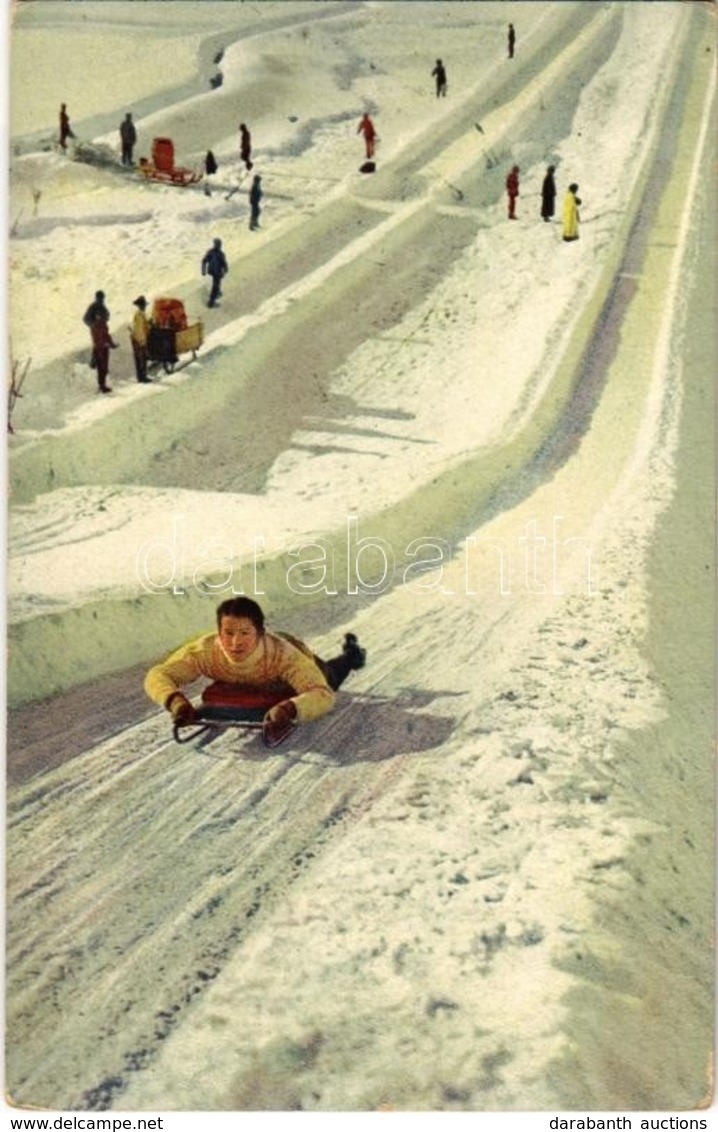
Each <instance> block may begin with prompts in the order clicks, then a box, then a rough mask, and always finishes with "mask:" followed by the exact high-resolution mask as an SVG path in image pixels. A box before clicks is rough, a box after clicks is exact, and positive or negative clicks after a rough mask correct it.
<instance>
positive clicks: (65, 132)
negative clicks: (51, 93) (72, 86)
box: [60, 102, 75, 149]
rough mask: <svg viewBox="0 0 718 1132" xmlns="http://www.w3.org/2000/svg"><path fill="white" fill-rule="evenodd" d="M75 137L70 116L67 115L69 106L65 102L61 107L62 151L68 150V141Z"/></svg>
mask: <svg viewBox="0 0 718 1132" xmlns="http://www.w3.org/2000/svg"><path fill="white" fill-rule="evenodd" d="M74 136H75V135H74V133H73V132H72V126H71V125H70V116H69V114H68V113H67V105H66V103H64V102H63V103H62V105H61V106H60V146H61V147H62V149H66V148H67V139H68V138H74Z"/></svg>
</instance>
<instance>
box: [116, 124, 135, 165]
mask: <svg viewBox="0 0 718 1132" xmlns="http://www.w3.org/2000/svg"><path fill="white" fill-rule="evenodd" d="M136 141H137V130H136V129H135V123H134V122H133V121H132V115H131V114H125V118H124V121H123V122H120V143H121V146H122V164H123V165H132V164H133V162H132V150H133V149H134V148H135V143H136Z"/></svg>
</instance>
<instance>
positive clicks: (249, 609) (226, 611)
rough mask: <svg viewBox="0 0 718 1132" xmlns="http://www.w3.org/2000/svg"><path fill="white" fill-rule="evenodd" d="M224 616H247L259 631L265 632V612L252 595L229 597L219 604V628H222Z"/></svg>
mask: <svg viewBox="0 0 718 1132" xmlns="http://www.w3.org/2000/svg"><path fill="white" fill-rule="evenodd" d="M223 617H246V618H247V620H248V621H251V622H252V624H253V625H254V627H255V629H256V630H257V632H258V633H263V632H264V613H263V612H262V609H261V607H260V606H259V605H257V603H256V601H252V599H251V597H229V598H227V600H226V601H223V602H222V604H221V605H219V606H217V628H218V629H221V628H222V618H223Z"/></svg>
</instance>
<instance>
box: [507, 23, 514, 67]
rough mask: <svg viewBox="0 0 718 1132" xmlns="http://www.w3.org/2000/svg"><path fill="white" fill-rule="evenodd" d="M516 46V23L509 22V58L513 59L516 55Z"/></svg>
mask: <svg viewBox="0 0 718 1132" xmlns="http://www.w3.org/2000/svg"><path fill="white" fill-rule="evenodd" d="M515 46H516V32H515V31H514V25H513V24H509V34H508V48H509V59H513V57H514V47H515Z"/></svg>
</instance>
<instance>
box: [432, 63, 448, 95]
mask: <svg viewBox="0 0 718 1132" xmlns="http://www.w3.org/2000/svg"><path fill="white" fill-rule="evenodd" d="M431 74H432V77H433V78H435V79H436V97H437V98H439V97H443V96H445V95H446V86H447V80H446V68H445V67H444V64H443V63H442V62H441V59H437V60H436V66H435V67H434V70H433V71H432V72H431Z"/></svg>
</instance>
